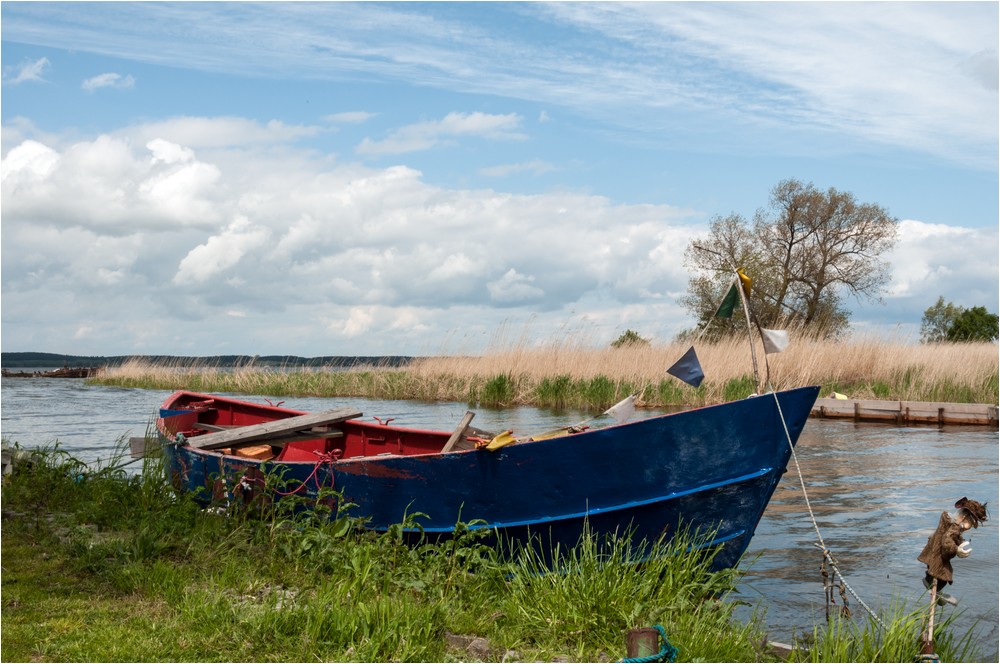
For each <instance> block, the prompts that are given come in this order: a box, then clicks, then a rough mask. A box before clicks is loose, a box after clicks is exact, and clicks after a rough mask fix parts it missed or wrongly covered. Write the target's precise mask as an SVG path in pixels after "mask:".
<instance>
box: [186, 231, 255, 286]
mask: <svg viewBox="0 0 1000 664" xmlns="http://www.w3.org/2000/svg"><path fill="white" fill-rule="evenodd" d="M269 236H270V233H269V231H268V230H267V229H266V228H261V227H259V226H254V225H253V224H251V223H250V220H248V219H246V218H244V217H239V218H237V219H234V220H233V222H232V223H231V224H229V226H227V227H226V228H225V229H223V231H222V232H221V233H219V234H218V235H214V236H212V237H210V238H208V240H207V241H206V242H205V243H204V244H201V245H198V246H197V247H195V248H194V249H192V250H191V251H189V252H188V254H187V256H185V257H184V259H183V260H182V261H181V263H180V265H179V266H178V268H177V274H175V275H174V278H173V283H175V284H177V285H188V284H191V283H204V282H205V281H208V280H209V279H211V278H212V277H214V276H216V275H217V274H219V273H220V272H223V271H225V270H227V269H229V268H232V267H233V266H235V265H236V264H237V263H239V262H240V259H242V258H243V257H244V256H245V255H246V254H247V253H249V252H250V251H252V250H254V249H257V248H259V247H261V246H263V245H264V243H265V242H267V240H268V237H269Z"/></svg>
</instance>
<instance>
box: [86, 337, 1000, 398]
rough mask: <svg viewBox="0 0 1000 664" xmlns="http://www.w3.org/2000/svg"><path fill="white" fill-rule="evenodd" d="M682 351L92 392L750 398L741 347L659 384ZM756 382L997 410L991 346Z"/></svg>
mask: <svg viewBox="0 0 1000 664" xmlns="http://www.w3.org/2000/svg"><path fill="white" fill-rule="evenodd" d="M688 347H689V345H688V344H682V343H672V344H667V345H648V344H647V345H638V346H630V347H624V348H593V347H588V346H587V345H585V344H583V343H573V342H572V341H570V342H562V343H550V344H546V345H542V346H535V347H532V346H529V345H528V344H526V343H520V342H519V343H515V344H508V345H506V346H498V347H495V348H492V349H490V350H489V351H487V352H486V353H484V354H482V355H479V356H435V357H425V358H419V359H417V360H414V361H413V362H412V363H411V364H410V365H409V366H408V367H406V368H404V369H399V368H389V367H363V368H354V369H350V370H337V369H303V368H287V369H273V368H267V367H256V366H253V365H247V366H240V367H234V368H223V367H210V366H209V367H205V366H202V367H186V366H181V365H179V364H176V363H175V364H173V365H162V364H160V365H156V364H152V363H149V362H147V361H143V360H131V361H129V362H127V363H125V364H123V365H121V366H119V367H111V368H109V369H108V370H107V371H106V372H105V373H104V374H103V375H102V376H101V377H99V378H97V379H92V380H93V381H95V382H100V383H105V384H113V385H119V386H123V387H147V388H159V389H182V388H183V389H190V390H195V391H204V392H238V393H244V394H261V395H275V396H293V395H294V396H324V397H367V398H380V399H423V400H448V401H467V402H470V403H482V404H491V405H501V406H505V405H516V404H536V405H546V406H567V405H568V406H574V407H582V408H599V407H606V406H607V405H610V404H611V403H614V401H616V400H618V399H620V398H623V397H624V396H627V395H628V394H632V393H639V394H640V399H639V403H640V405H644V406H652V407H664V406H672V405H703V404H707V403H716V402H720V401H725V400H728V399H732V398H739V397H743V396H747V394H749V393H750V392H752V391H754V387H755V384H754V380H753V371H752V363H751V356H750V350H749V345H748V344H747V343H746V341H745V340H741V339H728V340H723V341H720V342H716V343H700V344H698V346H697V353H698V358H699V360H700V362H701V365H702V367H703V369H704V372H705V376H706V378H705V381H704V383H703V384H702V386H701V387H700V388H698V389H694V388H691V387H689V386H687V385H685V384H683V383H681V382H680V381H678V380H677V379H675V378H673V377H672V376H669V375H667V374H666V373H665V370H666V369H667V367H669V366H671V365H672V364H673V363H674V362H675V361H676V360H677V359H678V358H680V356H681V355H683V353H684V352H685V351H686V350H687V349H688ZM757 359H758V364H759V369H760V377H761V379H762V381H764V382H765V383H767V384H769V385H770V386H772V387H773V388H774V389H786V388H790V387H796V386H801V385H820V386H822V388H823V394H824V395H825V394H827V393H829V392H832V391H837V392H841V393H844V394H847V395H848V396H850V397H852V398H857V399H893V400H897V399H899V400H912V401H942V402H948V401H955V402H965V403H996V402H997V392H998V355H997V345H996V344H992V343H969V344H920V345H914V344H906V343H898V342H890V341H885V340H875V339H870V340H865V339H862V340H854V341H843V342H833V341H818V340H810V339H803V338H799V339H796V338H795V336H794V335H793V338H792V342H791V344H790V345H789V347H788V349H787V350H785V351H784V352H783V353H780V354H772V355H767V356H765V355H764V354H763V353H762V352H760V351H759V350H758V357H757Z"/></svg>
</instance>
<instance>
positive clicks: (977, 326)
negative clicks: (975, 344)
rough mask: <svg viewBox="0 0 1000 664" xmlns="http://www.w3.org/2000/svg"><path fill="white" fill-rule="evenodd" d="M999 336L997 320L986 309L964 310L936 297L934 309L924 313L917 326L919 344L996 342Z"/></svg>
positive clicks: (998, 319) (999, 320)
mask: <svg viewBox="0 0 1000 664" xmlns="http://www.w3.org/2000/svg"><path fill="white" fill-rule="evenodd" d="M998 334H1000V317H998V316H997V314H991V313H990V312H989V311H987V310H986V307H972V308H971V309H966V308H964V307H960V306H958V305H957V304H954V303H952V302H945V301H944V296H940V297H938V299H937V302H936V303H934V306H932V307H928V308H927V309H926V310H925V311H924V317H923V319H922V320H921V322H920V340H921V341H923V342H924V343H938V342H942V341H951V342H963V341H996V340H997V336H998Z"/></svg>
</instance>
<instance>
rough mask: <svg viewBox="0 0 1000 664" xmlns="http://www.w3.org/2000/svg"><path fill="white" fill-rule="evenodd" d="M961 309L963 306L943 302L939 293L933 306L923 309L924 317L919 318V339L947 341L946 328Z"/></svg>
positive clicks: (958, 314)
mask: <svg viewBox="0 0 1000 664" xmlns="http://www.w3.org/2000/svg"><path fill="white" fill-rule="evenodd" d="M963 311H965V309H964V308H963V307H960V306H958V305H957V304H953V303H952V302H945V301H944V296H943V295H939V296H938V299H937V302H935V303H934V306H932V307H927V309H925V310H924V317H923V318H922V319H921V320H920V340H921V341H923V342H924V343H936V342H938V341H947V340H948V330H950V329H951V326H952V325H953V324H954V323H955V319H956V318H958V317H959V316H960V315H961V313H962V312H963Z"/></svg>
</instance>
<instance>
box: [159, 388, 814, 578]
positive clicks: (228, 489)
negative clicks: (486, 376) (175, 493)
mask: <svg viewBox="0 0 1000 664" xmlns="http://www.w3.org/2000/svg"><path fill="white" fill-rule="evenodd" d="M818 393H819V387H802V388H797V389H792V390H786V391H781V392H770V393H766V394H762V395H759V396H756V395H755V396H750V397H748V398H745V399H740V400H737V401H731V402H728V403H723V404H719V405H714V406H706V407H701V408H694V409H690V410H685V411H681V412H677V413H671V414H667V415H659V416H655V417H649V418H645V419H638V420H635V421H628V422H625V423H615V422H613V421H612V423H611V424H610V425H609V426H603V427H599V426H597V425H596V423H595V424H594V425H592V426H583V427H567V428H565V429H561V430H559V431H556V432H547V433H545V434H542V435H536V436H528V435H526V436H517V435H515V434H514V433H513V432H503V433H502V434H500V435H498V436H493V434H486V433H485V432H482V431H479V430H476V429H473V428H471V427H470V421H471V419H472V414H471V413H468V414H467V415H466V417H465V418H464V419H463V420H462V422H461V423H459V425H458V427H457V428H456V429H455V430H454V431H453V432H449V431H430V430H422V429H412V428H407V427H402V426H395V425H392V424H391V423H390V421H388V420H385V421H383V420H378V419H377V418H376V421H372V422H369V421H362V420H361V419H360V418H361V417H362V413H360V412H358V411H356V410H354V409H351V408H342V409H336V410H332V411H326V412H321V413H304V412H302V411H298V410H292V409H288V408H281V407H278V406H272V405H263V404H257V403H252V402H250V401H244V400H239V399H233V398H230V397H223V396H213V395H209V394H201V393H196V392H188V391H180V392H175V393H174V394H172V395H171V396H170V397H169V398H167V399H166V401H165V402H164V403H163V404H162V408H161V410H160V417H159V419H158V421H157V429H158V434H159V437H160V439H161V442H162V443H163V450H164V457H165V463H166V466H167V469H168V472H169V473H170V476H171V480H172V482H173V484H174V485H175V487H176V488H177V489H179V490H182V491H188V492H191V493H193V494H194V495H195V496H196V498H197V499H198V500H199V501H201V502H202V503H204V504H209V503H212V502H213V501H222V502H225V501H237V500H238V501H243V502H244V503H247V504H251V503H252V502H253V501H254V500H271V499H281V497H282V496H284V495H288V494H295V495H298V496H307V497H309V498H311V499H315V498H316V497H317V495H318V494H319V493H320V492H321V490H323V489H333V490H335V491H336V492H337V493H338V494H339V496H340V500H341V501H342V502H341V504H342V505H344V506H345V510H346V514H347V515H349V516H352V517H359V518H362V519H364V524H365V527H367V528H369V529H373V530H376V531H385V530H387V529H388V528H390V527H391V526H394V525H398V524H400V523H403V522H404V521H405V520H406V518H407V515H413V514H417V513H420V514H422V515H425V516H422V517H421V518H420V519H419V520H418V521H417V522H418V524H419V528H415V529H414V530H413V533H412V534H413V535H414V536H441V537H447V536H448V535H449V534H450V533H452V532H453V530H454V528H455V526H456V524H457V523H458V522H459V521H462V522H463V523H466V524H472V526H471V527H473V528H486V529H489V530H491V531H493V534H494V536H495V541H498V542H508V541H513V542H529V541H532V540H533V539H534V541H535V542H544V543H545V545H546V546H551V545H555V544H559V545H560V546H561V547H563V548H564V549H565V548H566V547H573V546H575V545H576V544H577V543H578V542H579V538H580V536H581V533H582V532H583V531H584V529H585V528H588V529H589V531H590V532H591V533H593V534H594V535H597V536H603V535H605V534H611V533H617V534H618V535H624V534H626V533H627V534H628V535H629V536H630V537H631V538H632V539H633V542H635V543H636V544H640V543H641V542H643V541H645V542H653V541H656V540H657V539H658V538H660V537H662V536H666V537H667V538H669V537H670V536H672V534H673V533H674V532H675V530H676V529H677V528H678V526H679V525H681V524H684V525H687V526H688V527H691V528H694V529H699V530H701V531H702V532H712V533H714V535H713V536H712V540H711V542H710V543H709V544H710V545H718V546H719V547H721V550H720V551H719V552H718V554H717V555H716V557H715V559H714V565H715V566H716V568H724V567H732V566H734V565H735V564H736V563H737V562H738V561H739V559H740V557H741V555H742V554H743V552H744V551H745V550H746V548H747V546H748V545H749V543H750V539H751V538H752V537H753V534H754V531H755V529H756V527H757V524H758V522H759V521H760V518H761V515H762V514H763V513H764V509H765V507H767V504H768V501H769V500H770V499H771V495H772V494H773V492H774V489H775V487H776V486H777V484H778V480H779V479H780V478H781V475H782V473H784V472H785V467H786V464H787V463H788V461H789V458H790V456H791V452H792V446H793V445H794V444H795V442H796V441H797V440H798V437H799V434H800V433H801V431H802V428H803V426H804V425H805V423H806V420H807V419H808V417H809V412H810V409H811V408H812V406H813V403H814V401H815V400H816V397H817V395H818ZM268 477H280V478H282V479H283V480H284V482H285V483H284V486H283V487H282V488H281V489H280V490H275V488H274V483H273V482H268V481H267V479H266V478H268ZM535 538H537V539H535Z"/></svg>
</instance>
